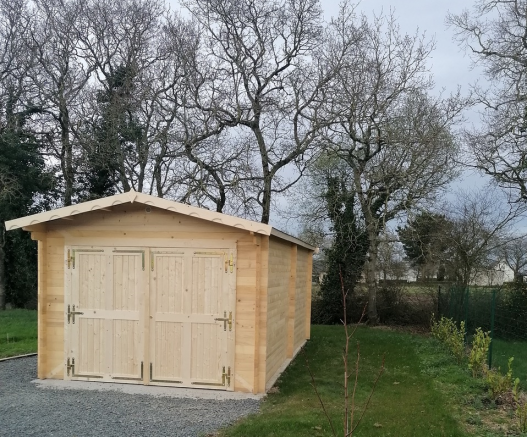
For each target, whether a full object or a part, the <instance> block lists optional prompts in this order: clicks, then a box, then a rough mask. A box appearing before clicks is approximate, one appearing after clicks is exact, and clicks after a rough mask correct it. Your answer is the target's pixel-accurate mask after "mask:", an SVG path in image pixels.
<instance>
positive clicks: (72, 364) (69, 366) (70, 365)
mask: <svg viewBox="0 0 527 437" xmlns="http://www.w3.org/2000/svg"><path fill="white" fill-rule="evenodd" d="M70 370H71V376H73V374H74V373H75V358H72V359H71V362H70V359H69V358H68V359H67V361H66V374H67V375H68V376H70Z"/></svg>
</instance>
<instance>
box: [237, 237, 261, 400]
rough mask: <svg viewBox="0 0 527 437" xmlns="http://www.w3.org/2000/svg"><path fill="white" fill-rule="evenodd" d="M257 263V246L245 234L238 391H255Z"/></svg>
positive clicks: (240, 243) (241, 248) (240, 267)
mask: <svg viewBox="0 0 527 437" xmlns="http://www.w3.org/2000/svg"><path fill="white" fill-rule="evenodd" d="M256 263H257V257H256V245H255V244H254V242H253V238H252V236H251V235H250V234H249V233H246V234H245V235H243V236H242V237H240V238H239V239H238V259H237V271H236V274H237V277H236V281H237V285H236V288H237V291H236V314H235V318H236V359H235V364H234V369H235V370H234V372H235V374H234V390H235V391H244V392H252V391H253V385H254V371H255V369H254V362H255V360H254V358H255V335H256V332H255V323H256V312H255V311H256V305H255V292H256V285H257V284H256V271H257V267H256Z"/></svg>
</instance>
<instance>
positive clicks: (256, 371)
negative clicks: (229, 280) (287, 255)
mask: <svg viewBox="0 0 527 437" xmlns="http://www.w3.org/2000/svg"><path fill="white" fill-rule="evenodd" d="M253 243H254V245H255V252H256V265H255V267H256V284H255V288H254V336H253V338H254V358H253V362H254V365H253V387H252V391H253V393H258V392H259V386H260V382H259V380H260V376H259V375H260V312H261V292H262V238H261V236H259V235H258V236H257V235H253ZM239 265H240V263H238V266H239ZM249 265H250V264H249Z"/></svg>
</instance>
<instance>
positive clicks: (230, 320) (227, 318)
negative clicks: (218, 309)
mask: <svg viewBox="0 0 527 437" xmlns="http://www.w3.org/2000/svg"><path fill="white" fill-rule="evenodd" d="M214 320H216V321H218V322H223V330H224V331H226V330H227V323H228V324H229V331H232V311H229V317H227V311H223V317H217V318H215V319H214Z"/></svg>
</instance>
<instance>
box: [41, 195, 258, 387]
mask: <svg viewBox="0 0 527 437" xmlns="http://www.w3.org/2000/svg"><path fill="white" fill-rule="evenodd" d="M72 218H73V220H55V221H52V222H49V223H48V229H49V231H48V245H47V247H48V252H47V254H48V257H49V260H48V262H47V268H48V274H49V275H50V276H49V278H48V282H47V286H48V288H47V292H48V293H49V296H48V297H47V298H46V299H48V300H49V299H51V300H53V302H55V304H54V305H55V306H54V307H53V315H52V317H51V318H47V319H45V320H46V322H45V324H46V329H47V332H46V338H47V339H48V340H47V341H48V342H49V341H50V340H49V339H50V338H54V340H53V345H52V346H51V349H50V348H49V343H48V345H47V346H46V349H47V350H48V352H49V354H50V355H49V356H50V357H51V360H48V365H47V367H46V369H47V371H48V374H49V372H50V371H51V370H50V369H52V368H53V366H54V365H56V364H59V363H60V364H61V365H62V370H61V371H63V367H64V347H63V338H64V337H63V335H64V334H63V332H64V326H63V323H64V322H63V320H64V319H63V317H64V316H63V311H64V306H63V303H64V288H63V283H64V263H65V260H64V245H85V246H125V247H126V246H128V247H130V246H138V247H148V246H152V247H178V245H179V246H180V245H181V241H184V242H185V244H186V245H188V246H189V247H212V246H211V243H210V242H211V241H212V242H214V247H221V245H222V244H223V243H222V241H224V242H225V244H231V245H232V244H233V243H235V242H237V260H236V268H237V272H236V273H237V298H236V310H235V315H234V317H235V323H236V347H235V364H234V366H235V369H234V373H235V374H234V384H235V390H237V391H247V392H250V391H252V390H253V383H254V353H255V350H254V338H255V337H254V336H255V331H254V326H255V300H254V292H255V287H256V251H255V244H254V240H253V236H252V235H250V233H249V232H247V231H244V230H241V229H236V228H233V227H229V226H224V225H221V224H216V223H212V222H207V221H203V220H200V219H198V218H195V217H189V216H184V215H180V214H177V213H173V212H170V211H165V210H162V209H158V208H154V207H151V212H150V213H147V212H146V211H145V206H144V205H141V204H126V205H117V206H115V207H113V208H112V209H111V211H93V212H89V213H86V214H82V215H79V216H74V217H72ZM262 240H263V239H262ZM59 252H60V256H59V255H58V253H59ZM263 258H267V257H266V256H264V255H263V254H262V259H263ZM264 272H266V266H264V265H262V277H263V275H264ZM266 280H267V274H266V273H265V281H262V284H261V288H262V299H266V297H267V295H266V287H267V284H266ZM50 296H51V297H50ZM59 300H60V302H59ZM46 302H47V301H46ZM48 311H49V310H48ZM261 311H266V300H262V306H261ZM59 315H60V319H59ZM261 322H262V323H261V326H260V329H263V332H265V321H264V320H261ZM262 325H263V326H262ZM49 329H52V331H53V330H54V331H53V332H54V334H55V335H54V336H53V337H50V331H49ZM55 339H57V341H56V340H55ZM58 342H60V343H61V344H60V348H59V347H58V346H55V344H58ZM262 347H263V348H265V345H262V344H261V345H260V349H261V350H262ZM262 368H263V369H265V365H264V366H261V367H260V371H261V369H262ZM56 377H60V378H62V377H63V376H62V373H61V374H60V375H57V376H56ZM264 386H265V384H264ZM260 391H261V390H260Z"/></svg>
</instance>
